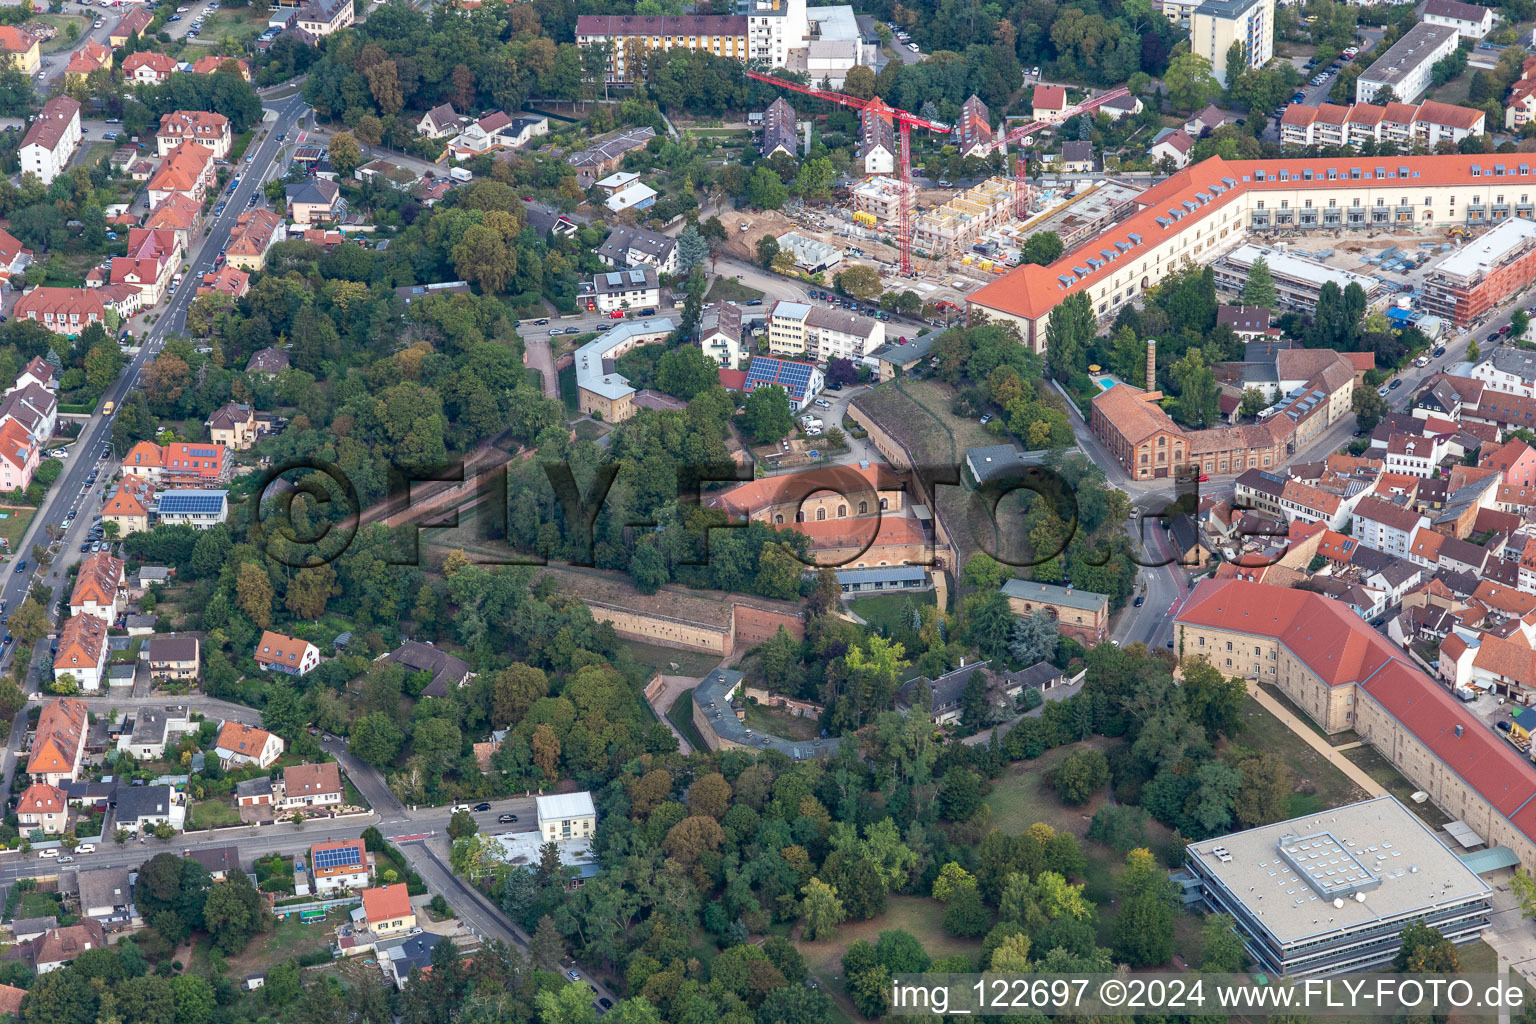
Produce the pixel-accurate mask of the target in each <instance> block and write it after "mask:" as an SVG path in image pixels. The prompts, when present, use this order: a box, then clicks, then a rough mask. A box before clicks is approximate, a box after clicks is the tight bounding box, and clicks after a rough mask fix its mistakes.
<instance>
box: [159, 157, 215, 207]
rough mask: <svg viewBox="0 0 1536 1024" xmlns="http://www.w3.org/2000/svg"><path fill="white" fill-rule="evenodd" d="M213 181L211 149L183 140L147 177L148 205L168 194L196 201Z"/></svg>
mask: <svg viewBox="0 0 1536 1024" xmlns="http://www.w3.org/2000/svg"><path fill="white" fill-rule="evenodd" d="M216 180H218V176H217V174H216V172H215V169H214V163H213V150H211V149H209V148H208V147H207V146H204V145H202V144H201V143H198V142H183V143H181V144H180V145H179V146H176V147H175V148H173V149H172V150H171V151H170V152H169V153H167V154H166V156H165V158H164V159H163V160H161V161H160V166H159V167H158V168H157V169H156V170H155V173H154V176H153V177H151V178H150V179H149V205H150V206H151V207H154V206H157V205H159V204H160V203H163V202H165V201H166V199H168V198H170V197H171V196H172V195H183V196H186V197H187V198H188V199H192V200H195V201H196V202H199V203H200V202H202V201H203V200H204V199H206V198H207V196H208V189H209V187H210V186H212V185H213V183H214V182H215V181H216Z"/></svg>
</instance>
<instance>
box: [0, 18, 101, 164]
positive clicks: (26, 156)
mask: <svg viewBox="0 0 1536 1024" xmlns="http://www.w3.org/2000/svg"><path fill="white" fill-rule="evenodd" d="M4 27H6V26H0V28H4ZM83 137H84V136H83V135H82V133H81V130H80V104H79V103H78V102H77V101H75V100H72V99H70V98H69V97H68V96H55V97H54V98H53V99H51V100H49V101H48V102H47V103H44V104H43V109H42V110H40V111H38V113H37V117H35V118H34V119H33V121H32V126H31V127H30V128H28V129H27V134H26V135H24V136H22V139H21V173H23V174H35V175H37V179H38V180H39V181H41V182H42V183H43V184H44V185H48V184H51V183H52V182H53V179H54V178H57V177H58V176H59V175H60V174H63V173H64V171H65V170H66V169H67V168H68V167H69V160H70V157H72V156H74V154H75V149H76V147H78V146H79V145H80V140H81V139H82V138H83Z"/></svg>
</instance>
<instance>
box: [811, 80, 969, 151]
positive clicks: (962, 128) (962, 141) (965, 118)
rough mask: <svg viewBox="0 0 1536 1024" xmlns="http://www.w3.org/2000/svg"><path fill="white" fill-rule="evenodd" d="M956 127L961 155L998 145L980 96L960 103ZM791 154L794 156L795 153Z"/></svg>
mask: <svg viewBox="0 0 1536 1024" xmlns="http://www.w3.org/2000/svg"><path fill="white" fill-rule="evenodd" d="M956 127H957V128H958V133H957V134H958V135H959V146H960V155H961V156H979V157H985V156H986V155H987V154H988V153H990V152H992V147H993V146H994V145H996V142H997V140H996V138H995V137H994V132H993V130H992V112H991V111H990V110H988V109H987V105H986V104H985V103H983V102H982V101H981V97H980V96H977V95H975V94H972V95H971V96H970V98H968V99H967V100H966V101H965V102H964V103H962V104H960V121H959V123H958V124H957V126H956ZM790 155H791V156H793V155H794V153H791V154H790Z"/></svg>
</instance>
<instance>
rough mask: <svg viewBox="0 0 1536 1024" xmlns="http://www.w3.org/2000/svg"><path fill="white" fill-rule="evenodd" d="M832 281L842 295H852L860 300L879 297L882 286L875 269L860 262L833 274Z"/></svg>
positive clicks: (868, 300)
mask: <svg viewBox="0 0 1536 1024" xmlns="http://www.w3.org/2000/svg"><path fill="white" fill-rule="evenodd" d="M832 283H833V285H834V286H836V288H837V290H838V291H840V292H842V293H843V294H844V295H849V296H852V297H853V298H855V299H858V300H859V301H861V302H873V301H875V300H876V299H878V298H879V297H880V292H881V289H882V288H883V287H884V286H883V285H882V284H881V282H880V275H879V274H878V273H876V272H875V269H874V268H873V267H866V266H864V265H863V264H862V263H856V264H854V265H853V266H851V267H849V268H848V269H847V270H844V271H842V272H841V273H839V274H836V275H834V276H833V278H832Z"/></svg>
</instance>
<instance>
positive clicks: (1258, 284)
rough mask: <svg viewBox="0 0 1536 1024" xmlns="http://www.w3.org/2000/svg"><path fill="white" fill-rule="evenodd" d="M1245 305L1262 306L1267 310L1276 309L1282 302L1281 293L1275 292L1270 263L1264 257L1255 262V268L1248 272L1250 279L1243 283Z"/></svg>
mask: <svg viewBox="0 0 1536 1024" xmlns="http://www.w3.org/2000/svg"><path fill="white" fill-rule="evenodd" d="M1242 300H1243V305H1245V306H1262V307H1263V308H1265V309H1274V308H1275V306H1276V305H1278V304H1279V302H1280V296H1279V293H1277V292H1276V290H1275V278H1274V275H1273V274H1271V273H1270V272H1269V263H1268V261H1266V260H1265V259H1264V258H1263V257H1260V258H1258V259H1256V260H1254V261H1253V266H1252V267H1250V268H1249V270H1248V278H1247V280H1245V281H1244V282H1243V292H1242Z"/></svg>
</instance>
